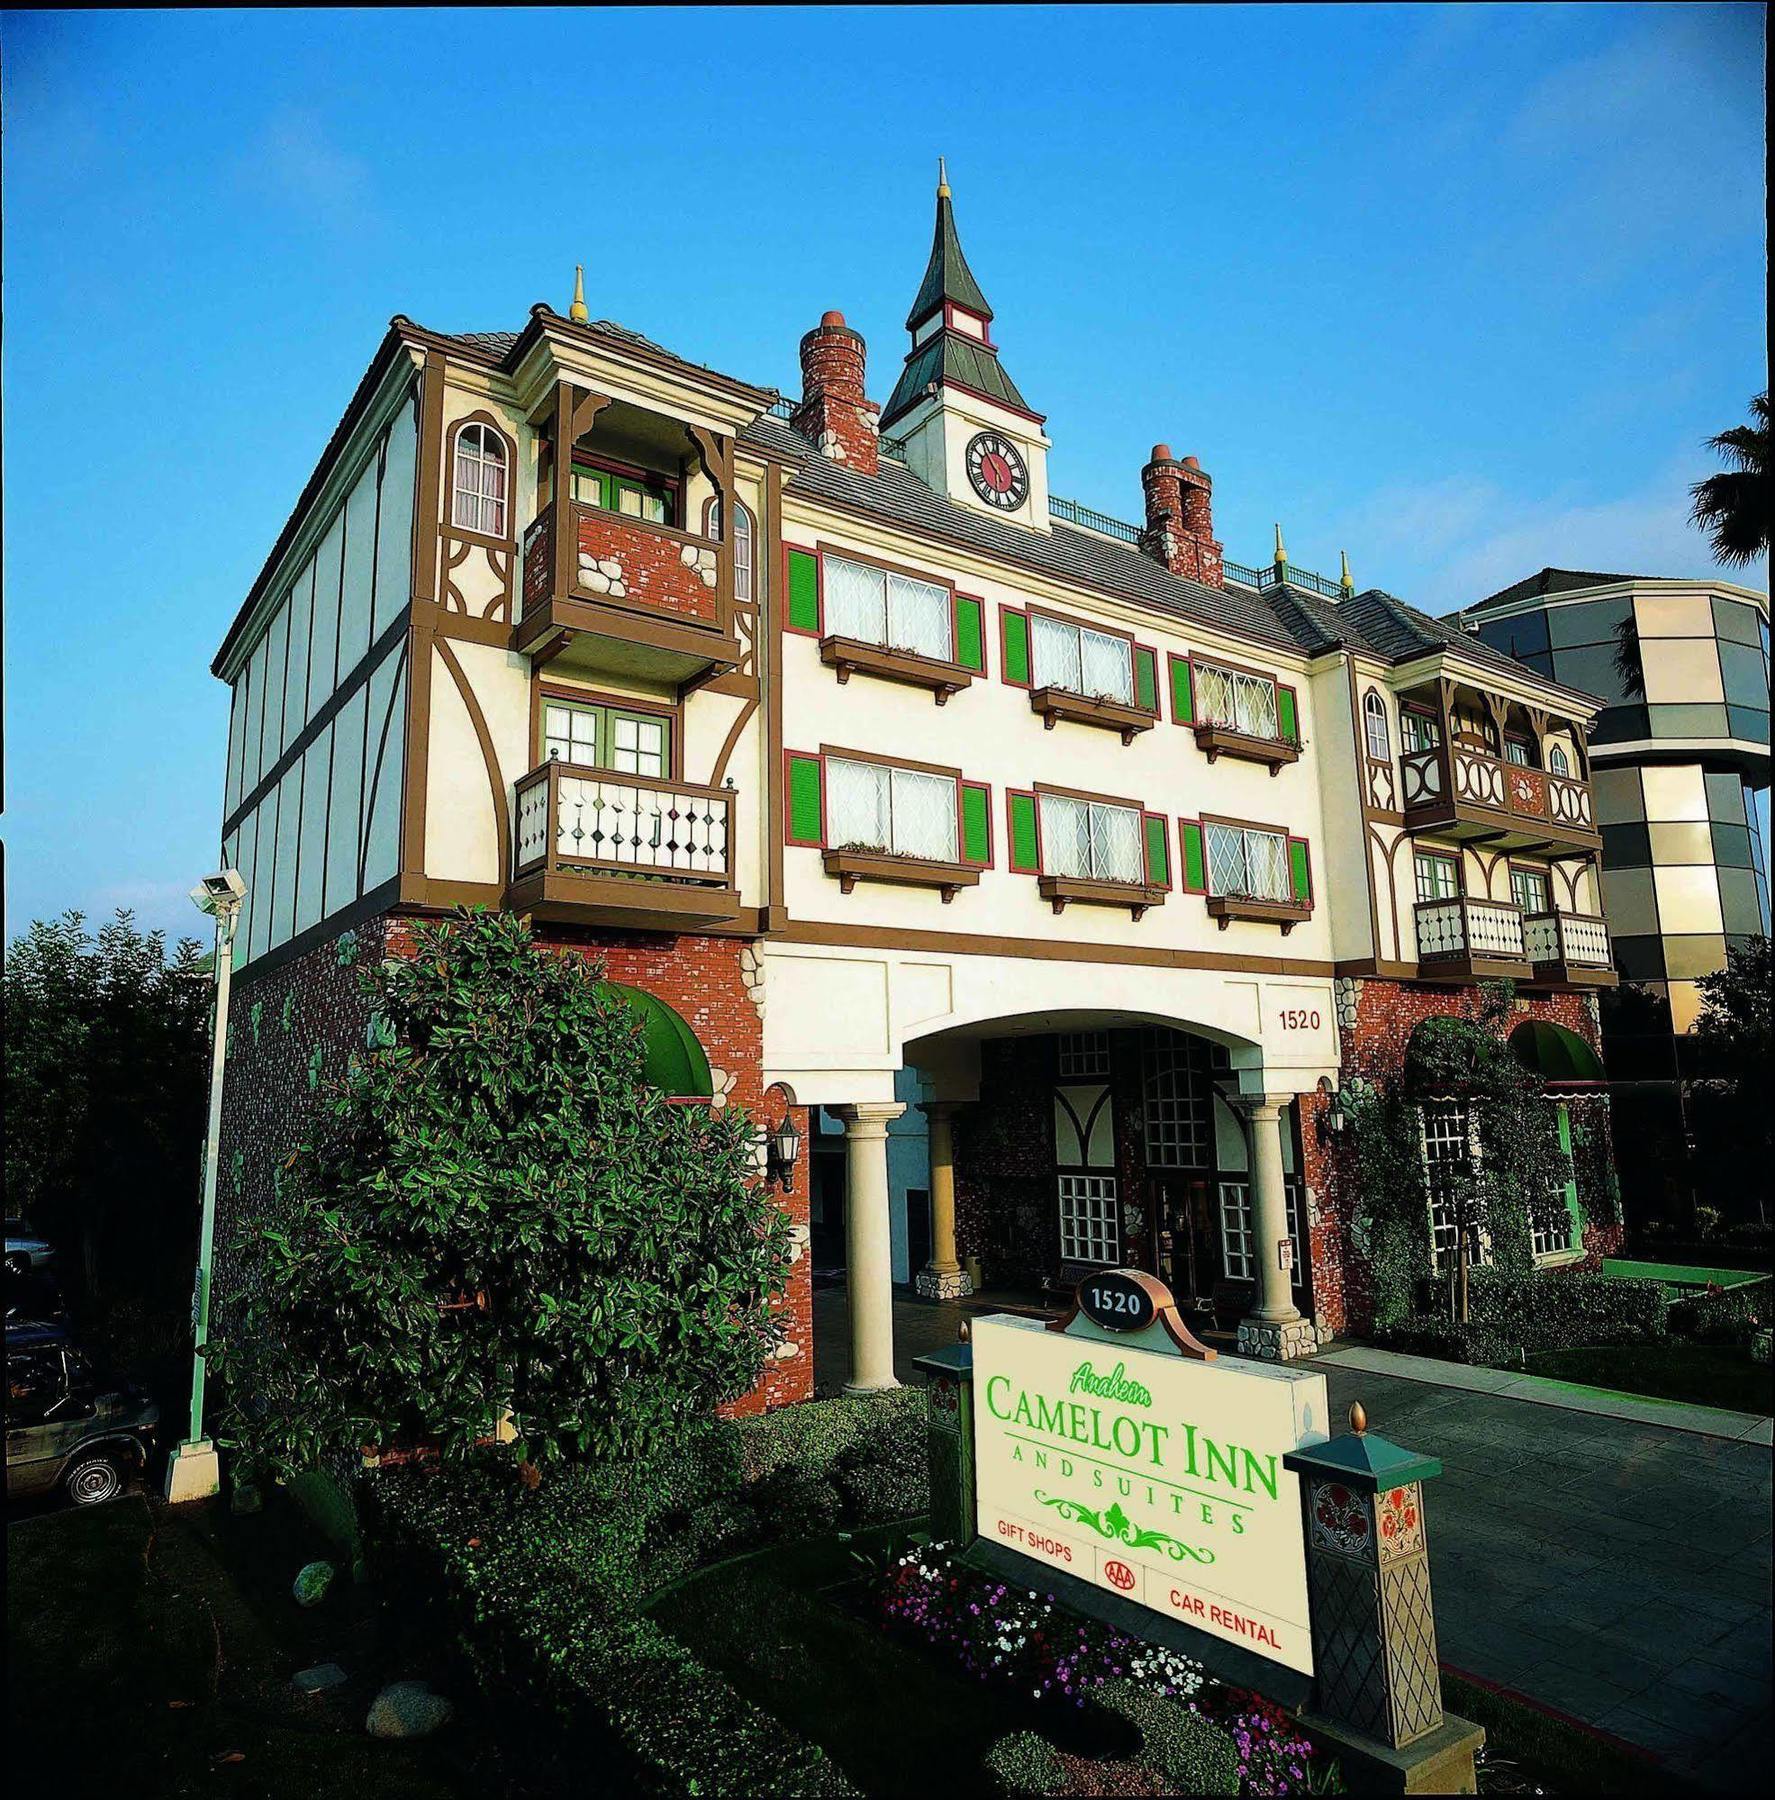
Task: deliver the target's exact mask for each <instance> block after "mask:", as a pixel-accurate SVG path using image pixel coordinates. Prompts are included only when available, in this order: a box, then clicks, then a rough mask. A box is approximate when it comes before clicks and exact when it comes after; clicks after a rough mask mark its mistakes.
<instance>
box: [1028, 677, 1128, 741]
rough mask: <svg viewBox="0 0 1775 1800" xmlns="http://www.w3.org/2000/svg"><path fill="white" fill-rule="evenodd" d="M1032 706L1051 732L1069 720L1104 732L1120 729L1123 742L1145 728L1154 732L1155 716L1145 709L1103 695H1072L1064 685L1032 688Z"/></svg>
mask: <svg viewBox="0 0 1775 1800" xmlns="http://www.w3.org/2000/svg"><path fill="white" fill-rule="evenodd" d="M1029 709H1030V711H1031V712H1038V713H1040V714H1041V715H1042V723H1043V725H1044V726H1045V727H1046V728H1047V729H1048V730H1049V731H1052V730H1053V729H1054V727H1055V725H1056V724H1058V723H1059V721H1060V720H1062V719H1066V720H1068V721H1070V722H1071V723H1072V724H1074V725H1095V726H1098V727H1099V728H1100V729H1102V730H1104V731H1115V732H1119V733H1120V734H1121V738H1122V742H1123V743H1124V744H1131V743H1133V742H1134V740H1135V738H1137V737H1138V736H1139V735H1140V733H1141V732H1143V731H1151V730H1152V728H1153V722H1154V721H1153V715H1152V714H1151V713H1148V712H1142V711H1141V710H1140V708H1139V707H1138V706H1129V705H1127V704H1126V703H1125V702H1123V701H1120V700H1110V699H1106V698H1104V697H1103V696H1101V695H1098V696H1095V697H1091V696H1087V695H1085V694H1069V693H1068V692H1067V691H1066V690H1065V688H1057V687H1043V688H1033V689H1031V691H1030V695H1029Z"/></svg>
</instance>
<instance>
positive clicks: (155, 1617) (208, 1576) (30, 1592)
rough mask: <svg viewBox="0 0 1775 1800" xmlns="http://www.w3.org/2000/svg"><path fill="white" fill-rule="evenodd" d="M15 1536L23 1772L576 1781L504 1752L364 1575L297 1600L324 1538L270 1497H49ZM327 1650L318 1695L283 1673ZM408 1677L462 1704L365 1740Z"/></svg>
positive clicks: (11, 1605)
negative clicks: (302, 1576)
mask: <svg viewBox="0 0 1775 1800" xmlns="http://www.w3.org/2000/svg"><path fill="white" fill-rule="evenodd" d="M6 1549H7V1587H6V1630H7V1661H8V1666H9V1680H8V1693H7V1711H8V1728H7V1752H8V1756H7V1760H8V1764H9V1767H10V1771H11V1772H12V1773H13V1774H14V1775H15V1776H16V1775H19V1774H23V1775H25V1776H27V1777H30V1776H32V1775H39V1776H43V1777H45V1778H46V1779H48V1780H49V1781H50V1782H52V1783H53V1785H54V1791H56V1792H58V1793H100V1792H109V1791H112V1790H113V1789H118V1788H124V1787H127V1789H128V1791H129V1792H130V1793H131V1794H132V1795H134V1796H137V1797H139V1800H163V1797H165V1800H173V1797H180V1800H182V1797H183V1796H187V1795H199V1794H201V1795H205V1796H211V1795H240V1796H246V1795H252V1796H254V1797H255V1800H258V1797H259V1796H264V1797H265V1800H332V1797H334V1796H336V1797H337V1800H364V1796H366V1795H369V1794H374V1795H376V1796H377V1800H384V1797H387V1800H446V1797H448V1800H455V1797H456V1796H469V1795H474V1796H484V1795H486V1794H488V1793H498V1794H538V1795H541V1794H554V1793H564V1792H566V1791H568V1790H567V1789H566V1787H565V1786H560V1785H555V1784H554V1783H553V1781H552V1778H551V1777H550V1776H549V1774H548V1772H547V1771H546V1770H544V1771H543V1772H542V1773H541V1774H540V1775H538V1774H537V1772H536V1771H535V1770H534V1769H533V1768H532V1767H531V1766H529V1764H528V1762H526V1761H518V1762H515V1763H514V1761H513V1759H512V1757H511V1756H510V1755H509V1754H508V1753H507V1752H506V1750H505V1749H504V1748H502V1746H501V1744H500V1743H499V1741H498V1740H497V1738H496V1736H495V1734H494V1733H493V1732H492V1731H490V1730H489V1729H488V1726H487V1723H486V1721H484V1720H483V1719H481V1718H480V1717H479V1716H478V1715H477V1711H476V1705H477V1703H476V1702H475V1700H474V1697H473V1696H472V1695H464V1694H462V1693H461V1692H460V1689H459V1686H458V1684H454V1683H451V1682H450V1681H449V1679H448V1672H447V1670H445V1669H443V1668H441V1667H438V1666H437V1665H436V1664H435V1662H433V1663H432V1664H431V1666H428V1659H427V1657H426V1655H425V1653H424V1651H423V1649H420V1648H417V1647H416V1646H414V1645H413V1644H411V1643H410V1642H409V1641H407V1639H406V1637H405V1634H404V1633H403V1632H402V1631H401V1630H399V1629H398V1628H396V1627H395V1626H394V1624H393V1622H392V1621H391V1620H390V1619H389V1617H388V1616H386V1615H385V1614H384V1612H383V1609H382V1606H381V1603H380V1600H379V1597H378V1596H376V1595H375V1594H374V1593H373V1592H371V1591H370V1590H366V1589H363V1588H353V1587H352V1586H351V1585H350V1584H349V1582H343V1581H342V1582H341V1583H339V1584H336V1585H335V1587H334V1590H333V1592H332V1593H330V1594H329V1595H328V1597H327V1599H326V1600H325V1601H323V1602H322V1604H321V1605H320V1606H318V1607H316V1608H314V1609H313V1610H310V1611H305V1610H303V1609H302V1608H300V1607H298V1606H297V1605H296V1604H295V1602H294V1601H293V1600H292V1599H291V1598H290V1594H289V1583H290V1580H291V1578H292V1577H293V1575H294V1574H295V1571H296V1569H297V1568H299V1567H300V1566H301V1564H302V1563H303V1562H305V1561H308V1560H311V1559H312V1558H314V1557H316V1556H322V1555H325V1554H327V1552H326V1549H325V1546H324V1544H322V1543H321V1542H320V1541H319V1540H318V1539H317V1538H316V1537H315V1536H314V1534H313V1532H312V1528H311V1527H309V1525H308V1523H307V1521H306V1520H304V1519H302V1518H301V1516H300V1515H299V1514H297V1513H296V1511H295V1509H294V1508H293V1507H290V1506H288V1505H287V1504H283V1503H282V1497H281V1496H276V1497H274V1500H273V1503H272V1504H270V1505H268V1507H267V1509H266V1511H265V1512H264V1513H263V1514H261V1515H258V1516H255V1517H251V1518H234V1517H232V1516H231V1515H230V1514H229V1513H228V1512H227V1511H226V1509H225V1507H224V1506H223V1505H222V1503H220V1502H215V1503H210V1504H207V1505H199V1506H195V1507H183V1508H178V1509H171V1508H167V1507H164V1506H162V1505H161V1504H160V1503H159V1502H157V1501H150V1500H149V1499H147V1498H145V1497H143V1496H141V1495H132V1496H130V1497H128V1498H126V1499H123V1500H119V1501H115V1502H113V1503H112V1504H110V1505H107V1506H98V1507H87V1508H64V1509H60V1510H56V1511H50V1512H43V1513H40V1514H37V1515H35V1516H32V1517H27V1518H15V1519H13V1520H12V1521H10V1522H9V1524H8V1528H7V1533H6ZM331 1660H336V1661H338V1662H339V1663H340V1664H341V1665H342V1666H343V1667H344V1668H345V1669H346V1670H347V1672H348V1673H350V1674H351V1675H352V1676H353V1677H354V1679H353V1681H352V1682H351V1684H350V1685H349V1686H348V1687H346V1688H344V1689H342V1690H340V1691H339V1692H338V1693H337V1694H335V1695H333V1696H326V1697H313V1698H309V1697H304V1696H301V1695H298V1694H297V1693H296V1692H295V1690H294V1689H292V1688H291V1687H290V1685H289V1682H290V1677H291V1675H292V1674H294V1673H295V1671H296V1670H298V1669H301V1668H305V1667H307V1666H309V1665H311V1664H313V1663H317V1662H323V1661H331ZM404 1675H420V1676H426V1677H431V1678H434V1679H436V1680H437V1683H438V1686H439V1688H440V1690H441V1691H447V1692H451V1693H452V1695H453V1697H454V1698H456V1699H457V1700H458V1702H459V1706H461V1707H462V1716H460V1717H459V1718H458V1720H457V1721H456V1722H455V1723H454V1724H452V1725H450V1726H448V1727H446V1728H445V1729H444V1730H443V1731H442V1732H440V1733H438V1734H437V1735H436V1736H434V1737H431V1738H425V1739H420V1740H416V1741H413V1742H409V1743H385V1742H380V1741H378V1740H375V1739H372V1738H370V1737H368V1736H367V1735H365V1733H364V1730H363V1723H364V1715H365V1714H366V1712H367V1711H368V1710H369V1704H370V1699H371V1698H372V1696H373V1695H374V1693H375V1691H376V1688H377V1687H378V1686H380V1685H381V1683H382V1682H383V1681H385V1680H393V1679H397V1678H399V1677H401V1676H404ZM236 1757H238V1759H239V1760H229V1759H232V1758H236Z"/></svg>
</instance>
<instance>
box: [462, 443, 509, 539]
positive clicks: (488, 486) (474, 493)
mask: <svg viewBox="0 0 1775 1800" xmlns="http://www.w3.org/2000/svg"><path fill="white" fill-rule="evenodd" d="M455 453H456V473H455V477H454V481H453V484H452V486H453V491H454V495H455V498H454V501H453V503H452V506H451V509H450V518H451V521H452V523H454V524H456V525H459V526H460V527H461V528H462V529H463V530H464V531H479V532H481V533H483V534H484V535H485V536H487V537H496V538H502V537H504V536H505V534H506V532H505V476H506V469H505V439H504V438H502V437H501V436H500V435H499V433H498V432H497V431H495V430H494V429H493V427H492V426H491V425H478V424H468V425H459V426H458V427H457V428H456V446H455Z"/></svg>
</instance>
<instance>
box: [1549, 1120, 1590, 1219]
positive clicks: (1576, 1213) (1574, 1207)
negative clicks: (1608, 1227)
mask: <svg viewBox="0 0 1775 1800" xmlns="http://www.w3.org/2000/svg"><path fill="white" fill-rule="evenodd" d="M1554 1111H1555V1113H1556V1114H1557V1116H1558V1119H1559V1147H1560V1149H1561V1150H1562V1151H1564V1152H1565V1156H1566V1160H1567V1162H1568V1163H1569V1162H1570V1160H1571V1154H1572V1115H1571V1114H1570V1113H1569V1112H1567V1110H1566V1104H1565V1102H1564V1101H1563V1100H1561V1101H1560V1102H1558V1104H1557V1105H1556V1106H1555V1108H1554ZM1565 1210H1566V1212H1567V1214H1568V1215H1569V1216H1570V1218H1571V1221H1572V1235H1571V1237H1570V1238H1569V1239H1568V1240H1567V1241H1568V1243H1569V1244H1570V1246H1571V1248H1572V1249H1574V1250H1576V1249H1577V1248H1579V1246H1581V1245H1582V1244H1583V1242H1584V1209H1583V1207H1582V1206H1580V1205H1579V1204H1578V1181H1577V1170H1576V1169H1575V1168H1574V1169H1573V1170H1572V1177H1571V1179H1570V1180H1568V1181H1567V1182H1566V1184H1565Z"/></svg>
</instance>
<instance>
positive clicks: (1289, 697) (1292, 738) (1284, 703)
mask: <svg viewBox="0 0 1775 1800" xmlns="http://www.w3.org/2000/svg"><path fill="white" fill-rule="evenodd" d="M1276 724H1277V726H1278V727H1279V728H1280V730H1281V733H1282V735H1283V737H1284V738H1286V739H1287V740H1288V742H1290V743H1298V742H1299V741H1300V709H1299V708H1298V707H1297V706H1296V705H1295V697H1294V689H1293V688H1291V687H1278V688H1277V689H1276Z"/></svg>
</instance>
